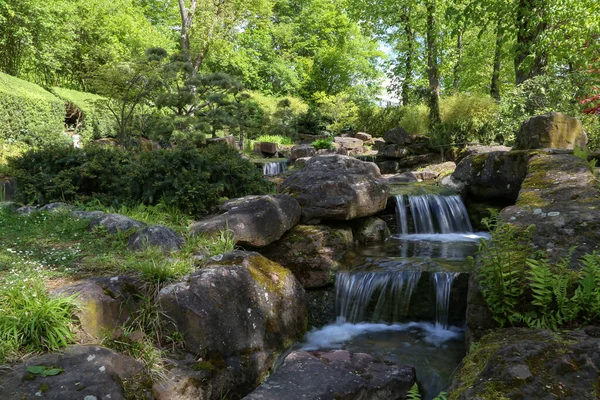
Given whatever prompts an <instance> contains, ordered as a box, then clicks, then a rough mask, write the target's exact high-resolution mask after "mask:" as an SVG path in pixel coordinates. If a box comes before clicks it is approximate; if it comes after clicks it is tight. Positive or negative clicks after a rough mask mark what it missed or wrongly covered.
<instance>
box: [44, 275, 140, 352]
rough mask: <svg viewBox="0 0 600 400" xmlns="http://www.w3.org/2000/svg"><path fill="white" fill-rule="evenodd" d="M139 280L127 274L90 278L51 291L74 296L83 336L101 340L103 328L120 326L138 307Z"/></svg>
mask: <svg viewBox="0 0 600 400" xmlns="http://www.w3.org/2000/svg"><path fill="white" fill-rule="evenodd" d="M141 287H142V282H141V281H140V280H139V279H136V278H132V277H129V276H113V277H102V278H91V279H86V280H85V281H82V282H78V283H75V284H73V285H69V286H64V287H62V288H59V289H57V290H55V291H54V292H53V293H54V294H56V295H60V296H71V295H75V302H76V304H77V305H78V310H77V314H76V316H77V318H78V320H79V327H80V329H81V333H83V335H85V336H87V338H86V337H82V339H84V340H85V339H89V338H92V339H101V338H102V335H103V334H104V333H105V332H106V331H110V330H112V329H116V328H118V327H120V326H122V325H123V324H124V323H125V322H126V321H127V319H128V318H129V317H130V316H131V315H132V313H135V312H136V310H137V309H138V308H139V297H140V295H141V294H142V290H141Z"/></svg>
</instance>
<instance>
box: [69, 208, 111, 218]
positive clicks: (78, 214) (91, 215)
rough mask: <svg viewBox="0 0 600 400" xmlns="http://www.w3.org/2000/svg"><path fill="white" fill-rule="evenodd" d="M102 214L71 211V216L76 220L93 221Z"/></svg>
mask: <svg viewBox="0 0 600 400" xmlns="http://www.w3.org/2000/svg"><path fill="white" fill-rule="evenodd" d="M103 215H104V213H103V212H102V211H80V210H73V211H71V216H72V217H73V218H77V219H94V218H98V217H101V216H103Z"/></svg>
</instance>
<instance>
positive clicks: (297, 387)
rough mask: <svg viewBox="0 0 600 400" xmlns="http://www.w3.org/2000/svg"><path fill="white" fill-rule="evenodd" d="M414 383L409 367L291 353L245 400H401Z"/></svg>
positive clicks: (341, 354)
mask: <svg viewBox="0 0 600 400" xmlns="http://www.w3.org/2000/svg"><path fill="white" fill-rule="evenodd" d="M414 383H415V371H414V368H412V367H410V366H404V365H398V364H394V363H390V362H385V361H380V360H378V359H376V358H374V357H373V356H370V355H368V354H364V353H350V352H348V351H345V350H332V351H313V352H306V351H294V352H293V353H290V354H289V355H288V356H287V357H286V358H285V360H284V362H283V365H281V367H280V368H279V369H278V370H277V371H276V372H275V373H274V374H273V375H272V376H271V377H269V379H267V380H266V381H265V382H264V383H263V384H262V385H260V386H259V387H258V389H256V390H255V391H254V392H252V393H250V394H249V395H248V396H246V397H245V398H244V399H246V400H281V399H286V400H305V399H344V400H364V399H369V400H402V399H406V396H407V394H408V391H409V390H410V388H411V387H412V385H414Z"/></svg>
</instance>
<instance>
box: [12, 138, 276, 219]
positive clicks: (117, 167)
mask: <svg viewBox="0 0 600 400" xmlns="http://www.w3.org/2000/svg"><path fill="white" fill-rule="evenodd" d="M9 168H10V169H11V171H12V174H13V176H14V177H15V178H16V180H17V189H18V191H17V198H18V200H20V201H22V202H23V203H39V204H45V203H49V202H52V201H81V202H85V201H90V200H92V199H94V200H97V201H100V202H101V203H103V204H105V205H119V204H126V205H135V204H139V203H143V204H146V205H156V204H159V203H163V204H164V205H165V206H167V207H176V208H178V209H179V210H181V211H183V212H185V213H187V214H190V215H194V216H199V215H203V214H207V213H210V212H212V211H213V210H214V209H215V208H216V206H217V204H218V203H219V201H220V200H222V199H224V198H235V197H242V196H246V195H249V194H261V193H266V192H269V191H271V190H272V189H273V188H272V184H271V183H269V182H267V181H266V180H265V179H264V178H263V176H262V173H261V171H260V170H259V169H258V168H256V167H255V166H254V165H253V164H252V163H250V162H249V161H247V160H244V159H242V158H241V156H240V155H239V153H238V152H237V151H235V150H233V149H232V148H230V147H228V146H225V145H214V146H209V147H207V148H205V149H201V150H198V149H196V148H191V147H181V148H176V149H173V150H169V149H165V150H159V151H152V152H143V153H134V152H132V151H128V150H123V149H120V148H107V147H99V146H93V145H92V146H88V147H86V148H85V149H75V148H72V147H67V146H53V147H50V148H46V149H42V150H32V151H29V152H27V153H25V154H24V155H23V156H21V157H18V158H15V159H12V160H11V161H10V163H9Z"/></svg>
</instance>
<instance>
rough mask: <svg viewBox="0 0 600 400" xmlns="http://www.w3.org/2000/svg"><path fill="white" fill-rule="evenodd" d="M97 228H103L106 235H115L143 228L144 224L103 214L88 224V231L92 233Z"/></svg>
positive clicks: (121, 216)
mask: <svg viewBox="0 0 600 400" xmlns="http://www.w3.org/2000/svg"><path fill="white" fill-rule="evenodd" d="M97 226H103V227H104V228H106V231H107V232H108V233H112V234H116V233H117V232H126V231H128V230H130V229H139V228H143V227H145V226H146V224H145V223H143V222H140V221H136V220H134V219H131V218H129V217H127V216H125V215H121V214H104V215H101V216H99V217H98V218H94V219H93V220H92V221H91V222H90V225H89V230H90V231H92V230H94V229H95V228H96V227H97Z"/></svg>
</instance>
